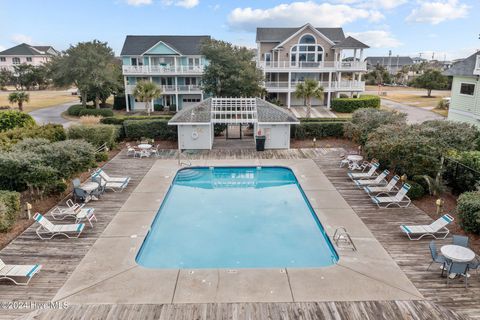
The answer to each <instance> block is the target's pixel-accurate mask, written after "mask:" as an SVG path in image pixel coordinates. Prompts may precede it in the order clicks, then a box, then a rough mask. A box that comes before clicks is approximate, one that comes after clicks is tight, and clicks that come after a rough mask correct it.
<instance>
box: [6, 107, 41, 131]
mask: <svg viewBox="0 0 480 320" xmlns="http://www.w3.org/2000/svg"><path fill="white" fill-rule="evenodd" d="M34 125H35V120H33V118H32V116H30V115H29V114H28V113H23V112H19V111H1V112H0V131H5V130H10V129H13V128H26V127H32V126H34Z"/></svg>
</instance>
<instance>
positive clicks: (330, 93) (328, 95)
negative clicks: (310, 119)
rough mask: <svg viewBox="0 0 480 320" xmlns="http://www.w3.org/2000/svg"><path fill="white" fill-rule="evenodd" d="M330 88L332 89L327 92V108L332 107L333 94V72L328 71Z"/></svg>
mask: <svg viewBox="0 0 480 320" xmlns="http://www.w3.org/2000/svg"><path fill="white" fill-rule="evenodd" d="M328 88H329V89H330V90H328V92H327V108H328V109H330V98H331V96H332V73H331V72H329V73H328Z"/></svg>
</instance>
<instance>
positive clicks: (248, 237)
mask: <svg viewBox="0 0 480 320" xmlns="http://www.w3.org/2000/svg"><path fill="white" fill-rule="evenodd" d="M136 261H137V263H138V264H140V265H141V266H144V267H148V268H158V269H160V268H162V269H164V268H165V269H170V268H174V269H178V268H180V269H187V268H188V269H196V268H199V269H201V268H232V269H235V268H278V267H279V268H285V267H289V268H292V267H293V268H309V267H323V266H329V265H332V264H334V263H336V262H337V261H338V255H337V253H336V251H335V249H334V248H333V246H332V244H331V243H330V240H329V239H328V237H327V235H326V234H325V231H324V229H323V227H322V225H321V223H320V221H319V220H318V218H317V216H316V214H315V212H314V211H313V209H312V207H311V206H310V203H309V202H308V200H307V198H306V197H305V194H304V193H303V190H302V189H301V187H300V185H299V184H298V181H297V179H296V177H295V175H294V173H293V172H292V170H290V169H289V168H285V167H193V168H187V169H182V170H179V171H178V172H177V175H176V176H175V178H174V180H173V183H172V185H171V186H170V189H169V191H168V193H167V195H166V196H165V199H164V201H163V203H162V205H161V206H160V209H159V211H158V213H157V215H156V217H155V219H154V221H153V223H152V226H151V229H150V231H149V233H148V234H147V236H146V238H145V240H144V242H143V244H142V247H141V248H140V250H139V252H138V254H137V258H136Z"/></svg>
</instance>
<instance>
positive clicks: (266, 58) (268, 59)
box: [265, 52, 272, 62]
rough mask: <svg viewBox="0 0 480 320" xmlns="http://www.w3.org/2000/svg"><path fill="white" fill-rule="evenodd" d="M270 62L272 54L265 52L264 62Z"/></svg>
mask: <svg viewBox="0 0 480 320" xmlns="http://www.w3.org/2000/svg"><path fill="white" fill-rule="evenodd" d="M271 60H272V54H271V53H270V52H265V62H270V61H271Z"/></svg>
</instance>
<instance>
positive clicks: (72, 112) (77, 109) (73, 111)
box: [67, 104, 85, 117]
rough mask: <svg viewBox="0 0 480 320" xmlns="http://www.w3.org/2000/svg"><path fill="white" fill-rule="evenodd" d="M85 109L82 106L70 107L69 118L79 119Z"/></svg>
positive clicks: (68, 110)
mask: <svg viewBox="0 0 480 320" xmlns="http://www.w3.org/2000/svg"><path fill="white" fill-rule="evenodd" d="M84 109H85V108H84V107H83V106H82V105H81V104H74V105H71V106H70V107H68V109H67V114H68V115H69V116H74V117H78V116H79V115H80V111H82V110H84Z"/></svg>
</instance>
